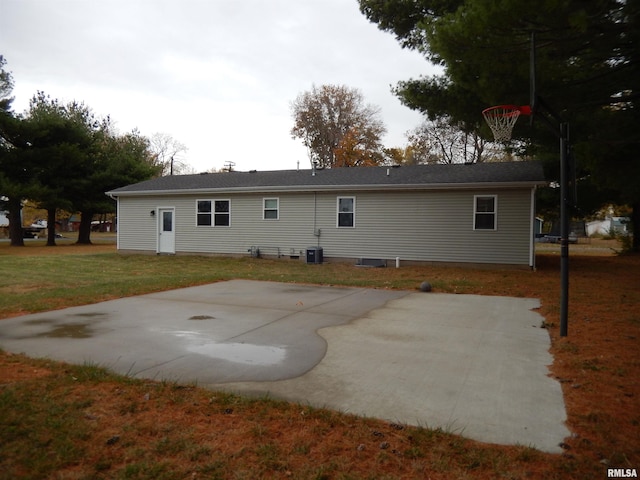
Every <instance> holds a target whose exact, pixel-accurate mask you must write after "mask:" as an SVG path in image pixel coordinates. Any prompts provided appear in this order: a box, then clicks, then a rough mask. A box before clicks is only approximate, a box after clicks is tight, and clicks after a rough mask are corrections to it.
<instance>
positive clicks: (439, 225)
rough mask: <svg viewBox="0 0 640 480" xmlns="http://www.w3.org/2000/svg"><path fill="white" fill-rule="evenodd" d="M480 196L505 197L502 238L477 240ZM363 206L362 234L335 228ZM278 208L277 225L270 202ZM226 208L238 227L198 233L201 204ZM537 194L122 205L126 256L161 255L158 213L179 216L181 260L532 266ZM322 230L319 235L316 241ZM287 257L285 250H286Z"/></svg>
mask: <svg viewBox="0 0 640 480" xmlns="http://www.w3.org/2000/svg"><path fill="white" fill-rule="evenodd" d="M474 195H497V205H498V207H497V229H496V230H474V229H473V224H474V223H473V222H474V216H473V213H474ZM340 196H346V197H355V199H356V201H355V227H354V228H345V227H337V223H336V221H337V198H338V197H340ZM266 197H267V198H279V219H278V220H264V219H263V199H264V198H266ZM208 199H211V200H215V199H225V200H226V199H228V200H230V202H231V225H230V227H198V226H196V201H197V200H208ZM530 202H531V189H530V188H521V189H502V190H500V189H490V188H488V189H469V190H426V191H425V190H422V191H380V192H376V191H357V192H353V191H333V192H330V193H329V192H322V193H313V192H309V193H279V194H278V193H269V194H268V195H265V194H261V193H256V194H246V193H245V194H211V195H206V194H204V195H203V194H198V195H171V196H169V195H167V196H163V197H155V196H139V197H126V196H121V197H120V199H119V225H118V227H119V233H118V235H119V243H118V248H119V249H122V250H151V251H155V250H156V240H157V225H156V224H157V219H155V218H154V217H151V216H150V211H151V210H153V209H155V208H157V207H175V225H176V243H175V247H176V252H177V253H180V252H190V253H217V254H248V251H249V250H250V249H251V247H259V248H260V250H261V252H262V253H264V254H268V255H273V254H275V253H277V252H278V251H279V252H280V254H282V255H286V256H288V255H289V253H290V251H291V250H293V251H294V252H296V253H298V254H299V253H302V254H303V255H304V250H305V249H306V248H308V247H311V246H321V247H323V250H324V252H323V253H324V256H325V257H342V258H360V257H367V258H382V259H389V260H393V259H395V258H396V257H400V259H401V260H411V261H433V262H462V263H465V262H469V263H499V264H518V265H528V264H529V260H530V248H531V242H532V240H531V238H530V237H531V234H530V233H531V225H530V222H531V205H530ZM318 229H319V230H320V235H319V236H316V235H314V231H317V230H318ZM278 249H279V250H278Z"/></svg>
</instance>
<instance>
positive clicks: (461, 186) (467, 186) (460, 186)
mask: <svg viewBox="0 0 640 480" xmlns="http://www.w3.org/2000/svg"><path fill="white" fill-rule="evenodd" d="M546 184H547V182H546V181H544V180H536V181H525V182H478V183H439V184H433V185H429V184H426V185H425V184H409V185H406V184H405V185H394V184H381V185H375V184H369V185H295V186H291V187H283V186H264V187H261V186H251V187H227V188H192V189H189V188H184V189H179V190H176V189H167V190H129V191H127V190H124V191H117V190H112V191H109V192H105V193H106V195H108V196H109V197H111V198H114V199H115V198H117V197H120V196H121V197H125V196H126V197H143V196H155V195H199V194H204V193H215V194H223V193H275V192H283V193H285V192H290V193H300V192H304V193H308V192H332V191H334V192H335V191H360V192H362V191H379V190H386V191H408V190H425V191H430V190H477V189H496V188H525V187H526V188H533V187H536V186H540V185H546Z"/></svg>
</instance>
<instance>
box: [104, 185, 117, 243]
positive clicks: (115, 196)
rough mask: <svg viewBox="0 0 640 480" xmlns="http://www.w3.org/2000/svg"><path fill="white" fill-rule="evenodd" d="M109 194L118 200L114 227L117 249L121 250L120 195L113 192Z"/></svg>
mask: <svg viewBox="0 0 640 480" xmlns="http://www.w3.org/2000/svg"><path fill="white" fill-rule="evenodd" d="M107 196H108V197H109V198H110V199H111V200H115V201H116V221H115V224H114V225H113V228H115V229H116V250H120V225H119V223H120V200H119V199H118V196H117V195H114V194H113V193H107Z"/></svg>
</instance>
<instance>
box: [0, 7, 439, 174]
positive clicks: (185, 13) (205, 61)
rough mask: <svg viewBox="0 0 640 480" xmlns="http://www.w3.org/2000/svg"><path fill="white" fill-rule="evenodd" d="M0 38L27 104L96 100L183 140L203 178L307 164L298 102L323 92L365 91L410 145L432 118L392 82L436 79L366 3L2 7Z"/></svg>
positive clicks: (122, 124) (148, 131) (392, 132)
mask: <svg viewBox="0 0 640 480" xmlns="http://www.w3.org/2000/svg"><path fill="white" fill-rule="evenodd" d="M0 44H1V45H2V46H3V47H2V49H3V50H1V51H0V53H1V54H3V55H4V56H5V58H6V59H7V61H8V68H9V70H10V71H12V72H13V76H14V80H15V89H14V95H15V97H16V100H15V102H14V108H15V109H16V110H18V111H21V110H23V109H25V108H26V107H27V106H28V101H29V98H31V96H32V95H33V94H34V93H35V92H36V91H37V90H43V91H45V92H46V93H47V94H49V95H51V96H52V97H54V98H58V99H60V100H62V101H69V100H72V99H76V100H80V101H84V102H85V103H86V104H87V105H88V106H90V107H91V108H92V109H93V110H94V111H95V112H96V113H98V114H102V115H107V114H108V115H110V116H111V118H112V119H113V120H115V122H116V123H117V125H118V126H119V128H120V130H121V131H127V130H131V129H133V128H138V129H139V130H140V131H141V132H142V133H143V134H145V135H148V136H151V135H152V134H154V133H156V132H162V133H166V134H169V135H171V136H172V137H173V138H175V139H176V140H178V141H179V142H181V143H183V144H185V145H186V146H187V147H188V149H189V150H188V152H187V155H186V156H185V160H186V162H187V163H189V164H191V165H192V166H193V167H194V168H195V169H196V170H204V169H209V168H220V167H222V166H223V165H224V163H225V162H226V161H229V160H230V161H234V162H235V163H236V168H238V169H242V170H250V169H254V168H255V169H260V170H266V169H281V168H296V165H297V162H298V161H299V162H300V166H301V168H308V158H307V153H306V150H305V148H304V147H303V146H302V144H301V142H300V141H297V140H293V139H291V137H290V134H289V131H290V129H291V126H292V122H293V120H292V118H291V112H290V102H291V101H293V100H294V99H295V97H296V96H297V95H298V94H299V93H301V92H303V91H305V90H309V89H310V88H311V86H312V85H313V84H315V85H322V84H326V83H331V84H340V85H347V86H349V87H355V88H359V89H360V90H361V91H362V93H363V95H364V97H365V100H366V101H367V103H371V104H373V105H376V106H379V107H380V109H381V115H382V118H383V120H384V122H385V123H386V125H387V128H388V134H387V136H386V138H385V144H386V145H387V146H400V145H402V144H403V143H404V142H405V139H404V133H405V132H406V131H407V130H409V129H411V128H414V127H415V126H417V124H418V123H419V122H420V120H421V117H420V115H419V114H418V113H416V112H412V111H411V110H409V109H408V108H406V107H404V106H402V105H401V104H400V101H399V100H398V99H397V98H396V97H395V96H393V94H392V93H391V92H390V88H391V86H392V85H395V84H396V83H397V82H398V81H399V80H404V79H408V78H412V77H413V78H415V77H418V76H420V75H423V74H433V73H434V72H436V69H435V68H434V67H433V66H431V65H429V64H428V63H427V61H426V60H424V59H423V58H422V57H421V56H420V55H419V54H418V53H416V52H410V51H407V50H403V49H401V48H400V46H399V44H398V43H397V41H396V40H395V39H394V38H393V36H392V35H391V34H388V33H385V32H381V31H379V30H378V29H377V28H376V26H375V25H373V24H370V23H369V22H368V21H367V19H366V18H365V17H364V16H363V15H362V14H361V13H360V12H359V11H358V3H357V1H356V0H269V1H264V0H243V1H241V2H240V1H237V0H209V1H205V0H182V1H177V0H171V1H170V0H153V1H152V0H110V1H107V0H96V1H80V0H48V1H40V0H3V1H2V3H1V4H0Z"/></svg>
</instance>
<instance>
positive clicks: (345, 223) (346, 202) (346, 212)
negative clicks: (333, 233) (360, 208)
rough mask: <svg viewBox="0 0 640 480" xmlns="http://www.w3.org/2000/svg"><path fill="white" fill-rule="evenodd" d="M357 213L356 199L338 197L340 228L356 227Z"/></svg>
mask: <svg viewBox="0 0 640 480" xmlns="http://www.w3.org/2000/svg"><path fill="white" fill-rule="evenodd" d="M355 213H356V199H355V197H338V227H354V226H355Z"/></svg>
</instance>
